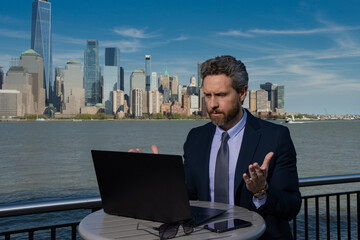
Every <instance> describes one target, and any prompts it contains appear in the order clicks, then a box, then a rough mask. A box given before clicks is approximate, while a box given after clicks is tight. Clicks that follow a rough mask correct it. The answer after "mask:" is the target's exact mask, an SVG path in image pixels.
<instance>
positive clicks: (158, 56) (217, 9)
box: [0, 0, 360, 114]
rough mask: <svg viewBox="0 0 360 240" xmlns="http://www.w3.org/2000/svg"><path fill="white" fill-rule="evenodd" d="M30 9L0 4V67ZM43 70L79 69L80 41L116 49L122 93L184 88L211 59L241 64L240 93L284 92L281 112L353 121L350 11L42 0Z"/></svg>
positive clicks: (354, 8)
mask: <svg viewBox="0 0 360 240" xmlns="http://www.w3.org/2000/svg"><path fill="white" fill-rule="evenodd" d="M32 1H33V0H16V1H3V2H2V4H1V8H0V66H3V67H4V70H5V71H7V69H8V67H9V60H10V58H11V57H19V56H20V54H21V52H23V51H25V50H27V49H29V48H30V28H31V25H30V21H31V4H32ZM50 2H51V3H52V27H53V29H52V31H53V64H54V67H55V66H64V65H65V63H66V62H67V61H68V60H70V59H77V60H79V61H81V62H83V54H84V49H85V45H86V40H87V39H97V40H98V41H99V45H100V63H101V65H103V64H104V48H105V47H119V48H120V52H121V53H120V61H121V66H123V67H124V69H125V90H127V91H128V89H129V76H130V74H131V71H133V70H134V69H137V68H143V67H144V65H145V55H147V54H150V55H151V57H152V64H151V68H152V69H151V70H152V71H156V72H158V73H159V72H162V73H163V72H164V71H165V66H167V68H168V72H169V74H170V75H177V76H178V77H179V83H180V84H184V85H188V84H189V81H190V77H191V76H192V75H195V76H196V75H197V65H196V64H197V62H198V61H204V60H206V59H208V58H211V57H214V56H219V55H225V54H229V55H233V56H235V57H236V58H238V59H241V60H242V61H243V62H244V63H245V65H246V67H247V70H248V73H249V77H250V80H249V88H250V89H251V90H257V89H259V85H260V84H261V83H264V82H273V83H277V84H279V85H285V108H286V110H287V111H288V112H301V113H319V114H326V113H329V114H360V104H359V103H360V67H359V65H360V14H359V12H360V2H358V1H356V0H354V1H351V0H350V1H343V2H339V1H326V0H323V1H317V0H312V1H285V0H284V1H276V0H274V1H256V0H255V1H233V0H231V1H230V0H229V1H219V0H217V1H209V0H207V1H202V0H198V1H190V0H189V1H187V0H184V1H180V0H172V1H164V0H152V1H149V0H147V1H140V0H131V1H128V0H126V1H125V0H104V1H94V0H77V1H70V0H52V1H51V0H50Z"/></svg>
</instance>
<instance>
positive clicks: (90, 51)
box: [84, 40, 102, 106]
mask: <svg viewBox="0 0 360 240" xmlns="http://www.w3.org/2000/svg"><path fill="white" fill-rule="evenodd" d="M84 76H85V77H84V88H85V105H86V106H95V105H96V104H97V103H101V102H102V101H101V96H102V94H101V85H100V66H99V43H98V41H97V40H87V41H86V50H85V54H84Z"/></svg>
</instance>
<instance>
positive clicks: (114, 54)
mask: <svg viewBox="0 0 360 240" xmlns="http://www.w3.org/2000/svg"><path fill="white" fill-rule="evenodd" d="M105 66H119V67H120V50H119V48H117V47H115V48H105Z"/></svg>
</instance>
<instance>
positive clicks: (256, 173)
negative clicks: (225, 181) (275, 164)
mask: <svg viewBox="0 0 360 240" xmlns="http://www.w3.org/2000/svg"><path fill="white" fill-rule="evenodd" d="M273 155H274V153H273V152H269V153H268V154H266V156H265V159H264V162H263V164H262V165H261V167H259V164H258V163H257V162H256V163H254V164H250V165H249V173H250V178H249V177H248V175H247V174H246V173H244V174H243V179H244V181H245V183H246V187H247V189H248V190H249V191H250V192H252V193H258V192H259V191H261V190H263V189H265V188H266V186H267V182H266V177H267V174H268V168H269V164H270V160H271V158H272V157H273Z"/></svg>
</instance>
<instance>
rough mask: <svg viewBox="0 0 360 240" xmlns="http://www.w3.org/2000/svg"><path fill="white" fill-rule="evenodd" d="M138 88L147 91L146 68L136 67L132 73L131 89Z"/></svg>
mask: <svg viewBox="0 0 360 240" xmlns="http://www.w3.org/2000/svg"><path fill="white" fill-rule="evenodd" d="M135 88H138V89H141V90H143V91H145V69H143V68H141V69H136V70H134V71H133V72H132V73H131V75H130V91H132V90H133V89H135Z"/></svg>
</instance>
